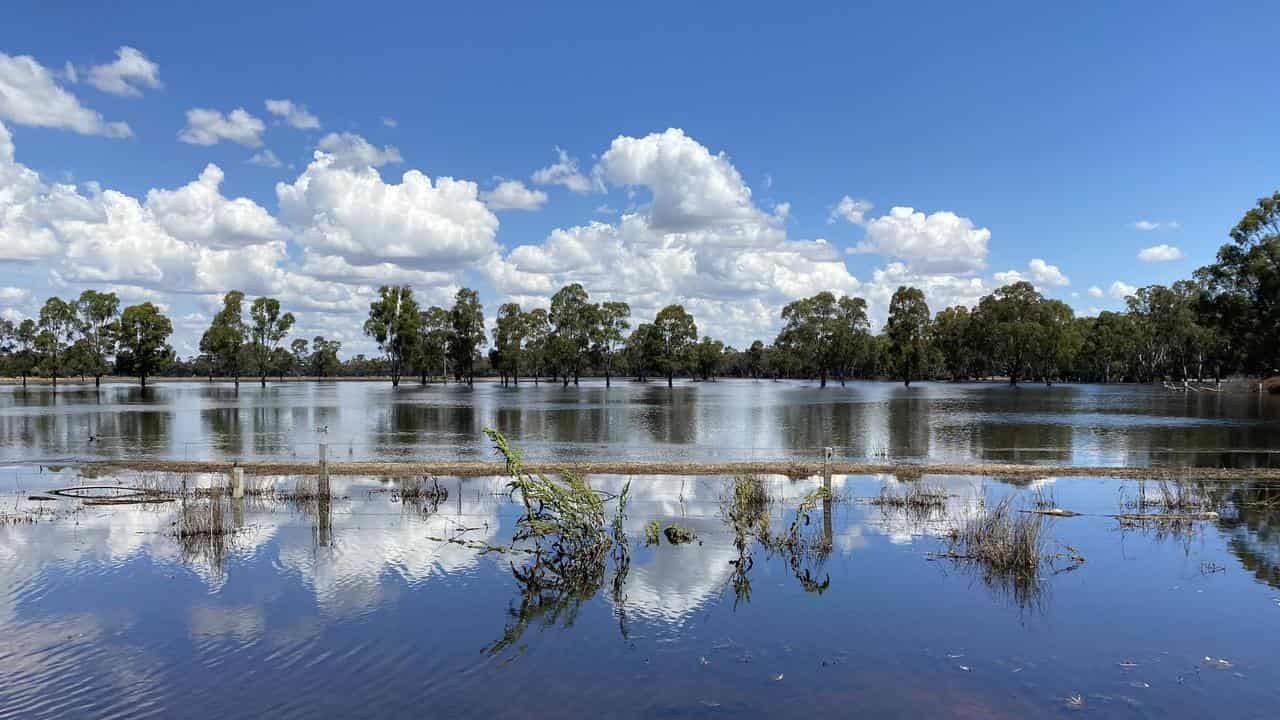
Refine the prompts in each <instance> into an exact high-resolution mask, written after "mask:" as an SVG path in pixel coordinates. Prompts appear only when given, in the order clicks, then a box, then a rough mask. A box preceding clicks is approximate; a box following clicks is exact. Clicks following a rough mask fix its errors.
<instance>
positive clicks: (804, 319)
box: [774, 290, 836, 387]
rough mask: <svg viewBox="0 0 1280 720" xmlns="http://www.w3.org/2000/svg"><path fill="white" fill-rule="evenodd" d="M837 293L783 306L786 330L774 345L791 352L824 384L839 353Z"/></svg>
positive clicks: (825, 293)
mask: <svg viewBox="0 0 1280 720" xmlns="http://www.w3.org/2000/svg"><path fill="white" fill-rule="evenodd" d="M835 318H836V296H835V295H833V294H831V293H829V292H827V291H825V290H824V291H822V292H820V293H818V294H817V295H814V296H813V297H809V298H803V299H801V300H795V301H793V302H790V303H787V305H786V306H785V307H783V308H782V320H783V326H782V331H781V332H779V333H778V338H777V339H776V340H775V341H774V345H776V346H777V347H779V348H783V349H784V350H786V351H787V352H789V353H791V354H792V355H793V356H794V357H795V358H796V359H797V360H799V361H800V362H801V363H802V364H803V365H804V366H805V367H806V368H809V369H810V370H811V372H813V374H814V375H816V376H817V377H818V378H819V380H820V384H821V386H822V387H826V386H827V374H828V372H829V371H830V369H831V365H832V359H833V357H834V355H835V325H836V323H835Z"/></svg>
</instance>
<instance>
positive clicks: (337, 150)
mask: <svg viewBox="0 0 1280 720" xmlns="http://www.w3.org/2000/svg"><path fill="white" fill-rule="evenodd" d="M316 147H317V148H318V149H320V151H321V152H324V153H325V154H326V155H328V156H329V157H330V158H331V161H330V164H331V165H332V166H333V167H343V168H360V167H382V166H383V165H390V164H392V163H402V162H404V159H403V158H401V157H400V150H399V148H396V147H394V146H392V145H384V146H383V147H382V148H378V147H377V146H375V145H373V144H372V143H370V142H369V141H368V140H365V139H364V138H363V137H361V136H360V135H357V134H355V133H349V132H344V133H329V134H328V135H325V136H324V137H322V138H320V142H319V143H317V144H316Z"/></svg>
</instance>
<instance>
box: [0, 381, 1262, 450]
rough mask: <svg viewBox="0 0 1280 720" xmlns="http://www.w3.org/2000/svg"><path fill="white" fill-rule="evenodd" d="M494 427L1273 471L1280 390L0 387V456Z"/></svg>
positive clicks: (429, 436)
mask: <svg viewBox="0 0 1280 720" xmlns="http://www.w3.org/2000/svg"><path fill="white" fill-rule="evenodd" d="M486 426H491V427H495V428H497V429H498V430H500V431H502V432H503V433H504V434H506V435H507V437H509V438H510V439H512V440H513V441H514V442H516V443H517V444H519V445H520V446H521V447H522V448H523V449H524V451H525V454H526V457H529V458H532V459H538V460H591V459H604V460H685V461H733V460H768V459H793V458H802V459H817V458H819V457H821V448H823V447H824V446H833V447H835V448H836V454H837V457H838V459H846V460H851V461H863V460H905V461H925V460H927V461H932V462H941V461H956V462H966V461H1016V462H1041V463H1056V464H1077V465H1115V466H1146V465H1179V466H1200V467H1222V466H1228V467H1245V468H1249V467H1277V466H1280V396H1260V395H1226V394H1217V393H1210V392H1201V393H1195V392H1192V393H1183V392H1173V391H1169V390H1166V389H1164V388H1161V387H1158V386H1156V387H1152V386H1132V385H1055V386H1053V387H1045V386H1043V385H1024V386H1021V387H1018V388H1011V387H1008V386H1006V385H1004V384H999V383H988V384H949V383H917V384H914V385H912V386H911V387H910V388H904V387H902V386H901V385H900V384H896V383H885V382H880V383H877V382H857V383H850V384H849V385H848V387H843V388H842V387H839V386H838V385H834V384H833V385H832V386H829V387H827V388H819V387H817V385H816V384H815V383H804V382H770V381H751V380H721V381H718V382H714V383H687V382H686V383H681V384H678V385H677V386H676V387H674V388H667V387H666V386H665V384H663V383H650V384H637V383H633V382H629V381H626V380H621V381H618V382H615V383H614V385H613V387H612V388H608V389H606V388H605V387H604V385H603V383H602V382H599V381H596V380H592V381H589V382H584V384H583V385H582V386H580V387H573V386H570V387H568V388H562V387H560V386H559V384H551V385H548V384H546V383H544V384H541V385H537V386H535V385H533V384H531V383H529V382H527V381H526V382H524V383H522V384H521V385H520V386H519V387H507V388H504V387H501V386H499V385H497V384H495V383H489V382H486V383H481V384H477V385H476V386H475V388H467V387H465V386H458V385H447V386H441V385H430V386H426V387H421V386H418V385H417V384H415V383H413V382H412V381H406V384H405V385H404V386H402V387H400V388H399V389H394V388H392V387H390V385H389V384H388V383H365V382H327V383H297V382H286V383H271V384H269V385H268V387H266V388H260V387H259V386H258V385H257V383H256V382H246V383H243V384H241V386H240V388H239V389H238V390H237V389H236V388H235V387H234V386H233V385H231V384H229V383H217V384H208V383H203V382H199V381H196V382H175V383H161V384H158V385H156V386H154V387H151V388H148V389H147V390H145V391H144V390H142V389H140V388H138V387H136V386H129V385H122V384H121V385H106V386H104V387H103V388H102V389H101V390H94V389H93V388H92V386H89V387H84V386H63V387H60V388H58V389H57V390H56V391H54V390H52V389H50V388H48V387H45V386H40V387H36V386H32V387H30V388H28V389H26V390H24V389H22V388H20V387H14V386H6V387H0V462H11V463H31V464H38V463H44V464H56V463H59V462H71V461H74V460H77V459H95V458H111V457H155V458H170V459H192V460H205V459H255V458H258V459H260V458H276V459H290V458H299V459H307V458H314V457H315V456H316V454H317V446H318V444H319V443H326V444H327V445H329V456H330V457H332V458H339V459H347V458H350V459H366V460H371V459H380V460H385V459H409V458H412V459H423V460H477V459H488V458H489V453H488V450H487V449H486V448H485V447H484V446H483V445H482V444H480V443H477V439H478V438H480V437H481V431H482V429H483V428H484V427H486Z"/></svg>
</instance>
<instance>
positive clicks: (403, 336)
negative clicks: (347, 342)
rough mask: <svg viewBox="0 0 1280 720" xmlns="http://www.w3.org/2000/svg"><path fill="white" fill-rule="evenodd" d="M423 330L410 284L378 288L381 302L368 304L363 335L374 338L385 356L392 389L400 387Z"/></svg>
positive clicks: (375, 301)
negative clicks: (406, 365)
mask: <svg viewBox="0 0 1280 720" xmlns="http://www.w3.org/2000/svg"><path fill="white" fill-rule="evenodd" d="M421 327H422V318H421V317H420V316H419V314H418V303H417V301H415V300H414V299H413V290H412V289H411V288H410V287H409V286H408V285H399V286H392V285H383V286H382V287H380V288H378V299H377V300H374V301H373V302H372V303H370V304H369V319H368V320H365V322H364V334H365V335H368V336H369V337H371V338H373V340H374V342H376V343H378V347H379V348H381V349H382V352H383V353H385V354H386V356H387V364H388V367H389V370H390V373H391V384H392V386H397V385H399V384H400V376H401V374H402V373H403V372H404V367H405V363H406V362H407V361H408V360H409V359H410V358H411V357H413V353H414V351H415V349H416V348H417V346H418V342H419V340H420V334H421Z"/></svg>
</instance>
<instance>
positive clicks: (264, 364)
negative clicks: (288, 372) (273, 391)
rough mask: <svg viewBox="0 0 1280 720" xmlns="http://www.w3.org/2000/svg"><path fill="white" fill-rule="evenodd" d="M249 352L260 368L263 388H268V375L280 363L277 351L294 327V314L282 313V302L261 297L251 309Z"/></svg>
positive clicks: (254, 302)
mask: <svg viewBox="0 0 1280 720" xmlns="http://www.w3.org/2000/svg"><path fill="white" fill-rule="evenodd" d="M249 319H250V321H251V324H250V325H249V351H250V354H251V355H252V357H253V359H254V362H255V363H256V364H257V366H258V375H259V376H260V377H261V380H262V387H266V386H267V374H268V373H269V372H270V370H271V368H272V366H273V365H274V364H275V363H277V362H279V360H280V358H279V357H278V356H276V350H277V349H279V347H280V342H281V341H282V340H284V338H285V336H286V335H288V334H289V328H292V327H293V322H294V318H293V313H290V312H286V313H281V312H280V301H279V300H276V299H275V298H271V297H260V298H258V299H257V300H254V301H253V305H251V306H250V307H249Z"/></svg>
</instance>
